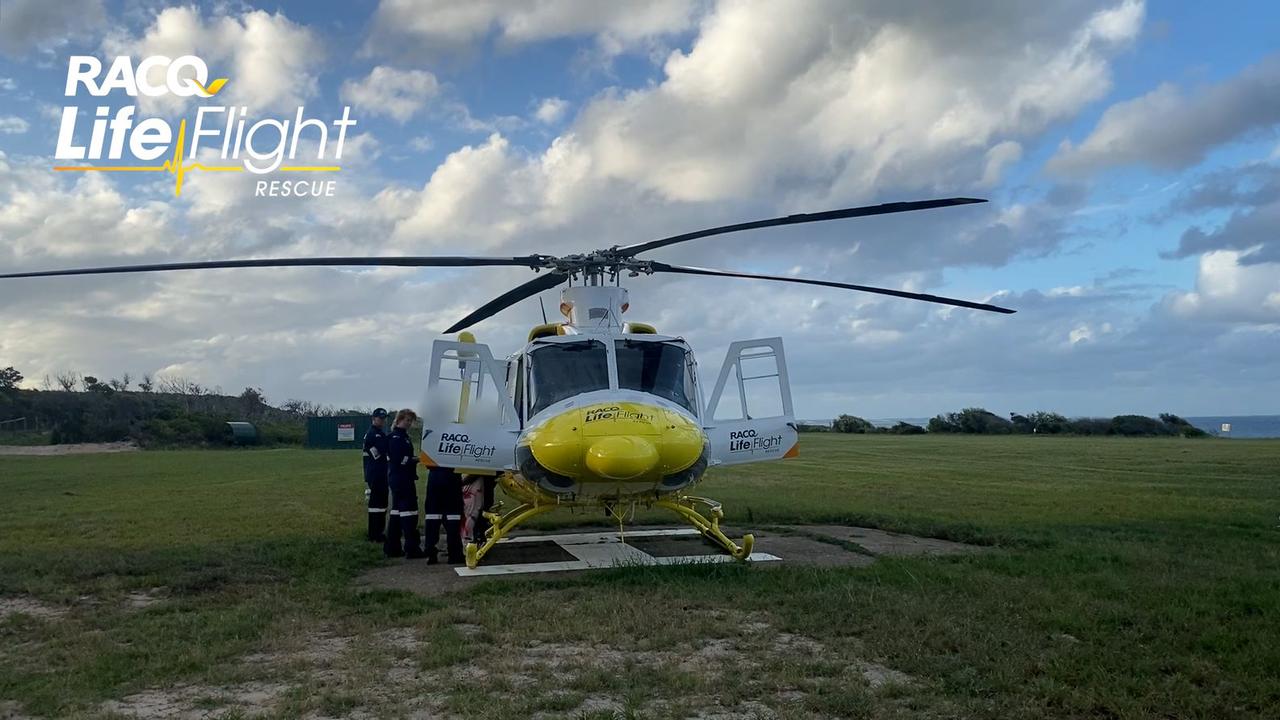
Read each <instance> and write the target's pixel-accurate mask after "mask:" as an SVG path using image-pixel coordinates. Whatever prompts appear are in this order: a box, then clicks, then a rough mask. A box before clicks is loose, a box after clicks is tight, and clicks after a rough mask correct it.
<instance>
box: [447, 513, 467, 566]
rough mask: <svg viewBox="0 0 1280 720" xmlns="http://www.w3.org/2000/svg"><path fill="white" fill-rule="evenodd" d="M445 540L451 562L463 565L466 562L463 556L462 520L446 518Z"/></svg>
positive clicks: (451, 563)
mask: <svg viewBox="0 0 1280 720" xmlns="http://www.w3.org/2000/svg"><path fill="white" fill-rule="evenodd" d="M444 540H445V547H446V548H447V549H448V553H449V564H450V565H461V564H462V563H463V562H464V560H463V557H462V520H460V519H459V520H450V519H448V518H446V519H445V521H444Z"/></svg>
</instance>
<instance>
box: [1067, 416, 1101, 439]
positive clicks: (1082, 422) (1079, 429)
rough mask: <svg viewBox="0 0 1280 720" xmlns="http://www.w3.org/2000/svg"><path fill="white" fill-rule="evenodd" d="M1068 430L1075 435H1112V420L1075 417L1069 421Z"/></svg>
mask: <svg viewBox="0 0 1280 720" xmlns="http://www.w3.org/2000/svg"><path fill="white" fill-rule="evenodd" d="M1066 432H1069V433H1072V434H1075V435H1110V434H1111V421H1110V420H1108V419H1107V418H1074V419H1072V420H1068V421H1067V425H1066Z"/></svg>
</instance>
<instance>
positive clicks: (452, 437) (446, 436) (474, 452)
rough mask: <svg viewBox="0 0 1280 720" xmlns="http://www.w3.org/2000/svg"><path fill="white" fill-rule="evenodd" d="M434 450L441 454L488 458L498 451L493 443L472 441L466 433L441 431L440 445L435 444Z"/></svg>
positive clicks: (476, 458) (479, 458) (472, 458)
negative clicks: (486, 443) (483, 443)
mask: <svg viewBox="0 0 1280 720" xmlns="http://www.w3.org/2000/svg"><path fill="white" fill-rule="evenodd" d="M436 451H437V452H438V453H440V454H441V455H451V456H453V457H458V458H467V459H470V460H488V459H489V458H491V457H493V456H494V455H495V454H496V453H497V452H498V448H497V447H496V446H494V445H478V444H475V443H472V442H471V436H470V435H467V434H466V433H441V434H440V445H439V446H437V448H436Z"/></svg>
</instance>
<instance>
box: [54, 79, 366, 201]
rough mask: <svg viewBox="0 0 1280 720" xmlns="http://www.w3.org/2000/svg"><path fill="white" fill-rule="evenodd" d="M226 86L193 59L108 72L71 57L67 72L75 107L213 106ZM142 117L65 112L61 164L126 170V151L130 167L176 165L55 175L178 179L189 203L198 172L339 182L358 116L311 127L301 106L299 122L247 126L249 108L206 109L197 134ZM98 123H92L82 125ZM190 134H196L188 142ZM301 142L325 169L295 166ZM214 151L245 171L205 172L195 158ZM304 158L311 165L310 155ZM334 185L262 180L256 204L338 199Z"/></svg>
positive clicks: (73, 168) (211, 168) (184, 123)
mask: <svg viewBox="0 0 1280 720" xmlns="http://www.w3.org/2000/svg"><path fill="white" fill-rule="evenodd" d="M227 82H228V80H227V78H217V79H215V80H213V81H210V80H209V68H208V66H206V65H205V62H204V60H202V59H200V58H198V57H196V56H194V55H183V56H182V57H179V58H176V59H171V58H168V57H166V56H163V55H151V56H149V57H146V58H143V59H142V61H140V62H139V63H137V65H135V64H134V63H133V59H132V58H130V57H128V56H125V55H121V56H119V57H116V58H115V60H114V61H112V63H111V65H110V67H107V68H105V69H104V67H103V62H102V61H101V60H99V59H98V58H96V57H94V56H91V55H73V56H71V58H70V60H69V61H68V63H67V84H66V92H65V94H66V96H67V97H69V98H71V97H79V96H80V93H81V92H84V93H86V94H88V95H90V96H93V97H99V98H106V97H112V96H114V95H115V94H117V93H120V94H123V95H126V96H128V97H131V98H137V97H138V96H139V95H142V96H144V97H153V98H154V97H163V96H165V95H172V96H176V97H182V98H190V97H196V98H203V99H209V98H213V97H215V96H216V95H217V94H218V93H219V92H220V91H221V90H222V89H223V88H224V87H226V85H227ZM82 110H85V112H82ZM137 111H138V108H137V105H136V104H133V105H123V106H121V107H119V108H117V109H116V111H115V113H114V115H113V114H112V111H111V107H110V106H108V105H99V106H98V107H97V108H95V109H93V110H92V111H88V110H87V109H84V108H80V107H78V106H75V105H67V106H66V107H64V108H63V109H62V124H61V126H60V127H59V129H58V145H57V149H56V150H55V153H54V157H55V158H56V159H58V160H81V161H102V160H107V161H121V160H125V159H126V151H127V156H128V157H129V158H130V159H133V160H136V161H141V162H143V163H148V162H154V161H156V160H159V159H160V158H161V157H165V156H168V159H166V160H164V161H163V162H162V163H161V164H159V165H125V164H103V165H98V164H92V165H58V166H55V167H54V168H53V169H54V170H58V171H64V172H167V173H172V174H173V175H174V177H175V180H174V195H181V194H182V183H183V178H184V176H185V175H186V174H187V173H188V172H191V171H195V170H201V171H208V172H248V173H252V174H254V175H258V176H262V175H268V174H272V173H277V172H286V173H295V172H306V173H330V172H338V171H339V170H341V169H342V168H341V166H339V165H337V164H336V162H337V161H339V160H341V159H342V148H343V145H344V144H345V143H346V139H347V130H348V129H349V128H351V127H352V126H354V125H355V124H356V121H355V120H352V119H351V107H350V106H344V107H343V108H342V117H341V118H340V119H337V120H333V121H332V122H331V123H326V122H324V121H321V120H317V119H315V118H308V117H306V108H305V107H303V106H299V107H298V110H297V112H296V113H295V114H294V116H293V117H292V118H285V119H276V118H262V119H258V120H256V121H254V122H249V108H248V107H246V106H235V105H232V106H226V105H203V106H200V107H198V108H197V109H196V112H195V116H194V117H192V118H190V120H191V122H190V124H188V118H185V117H184V118H182V119H181V121H180V122H179V123H178V127H177V130H176V131H175V130H174V127H173V125H172V123H171V122H170V121H169V120H166V119H164V118H160V117H148V118H141V119H140V118H138V117H137ZM90 114H91V115H92V117H82V116H85V115H90ZM82 123H84V124H85V125H87V126H88V128H89V137H88V143H87V144H77V139H76V134H77V130H80V129H81V124H82ZM330 124H332V125H333V130H334V134H333V136H332V137H331V136H330V134H329V125H330ZM188 127H190V133H188V132H187V130H188ZM81 134H82V135H83V133H81ZM79 142H80V143H83V142H84V141H83V140H80V141H79ZM300 142H305V143H307V145H308V147H314V148H315V161H316V162H317V163H325V162H327V163H329V164H315V165H295V164H293V162H294V161H295V160H296V159H297V158H298V154H299V143H300ZM209 149H212V150H215V151H216V152H217V156H218V159H219V160H221V161H222V162H223V163H227V162H230V161H239V164H218V163H212V164H206V163H205V162H202V161H198V160H196V157H197V154H199V153H201V151H202V150H209ZM205 154H206V155H207V154H208V153H205ZM303 154H304V155H309V153H306V152H305V151H304V153H303ZM307 159H308V160H309V159H310V158H309V157H308V158H307ZM286 161H287V164H286ZM335 184H336V183H335V181H334V180H323V181H319V180H278V179H258V180H256V181H255V182H254V195H255V196H256V197H290V196H303V195H310V196H315V197H321V196H323V197H332V196H333V194H334V186H335Z"/></svg>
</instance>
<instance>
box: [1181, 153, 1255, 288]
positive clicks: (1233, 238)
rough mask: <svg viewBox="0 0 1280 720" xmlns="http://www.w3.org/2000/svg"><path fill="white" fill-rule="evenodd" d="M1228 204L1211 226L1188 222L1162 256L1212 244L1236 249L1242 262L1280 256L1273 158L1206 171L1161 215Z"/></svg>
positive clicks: (1202, 250)
mask: <svg viewBox="0 0 1280 720" xmlns="http://www.w3.org/2000/svg"><path fill="white" fill-rule="evenodd" d="M1221 209H1230V210H1231V211H1232V212H1231V214H1230V215H1229V216H1228V217H1227V219H1226V221H1225V222H1223V223H1222V224H1221V225H1219V226H1218V227H1216V228H1211V229H1208V230H1206V229H1203V228H1201V227H1191V228H1188V229H1187V230H1186V231H1184V232H1183V233H1182V236H1181V237H1180V238H1179V240H1178V247H1177V248H1176V249H1174V250H1173V251H1171V252H1167V253H1162V256H1163V257H1166V258H1186V257H1190V256H1192V255H1198V254H1201V253H1211V252H1214V251H1217V250H1233V251H1236V252H1237V253H1238V255H1237V256H1235V261H1236V262H1238V263H1239V264H1241V265H1255V264H1258V263H1275V262H1280V234H1277V232H1276V227H1277V226H1280V166H1277V165H1276V164H1274V163H1273V162H1272V161H1266V162H1254V163H1246V164H1244V165H1241V166H1236V167H1228V168H1224V169H1222V170H1216V171H1214V172H1211V173H1208V174H1207V175H1205V176H1204V177H1203V178H1202V179H1201V180H1200V182H1198V183H1196V184H1195V185H1194V186H1193V187H1191V188H1190V189H1189V190H1188V191H1186V192H1184V193H1183V194H1182V195H1181V196H1180V197H1179V198H1178V199H1177V200H1175V201H1174V202H1173V203H1172V204H1171V205H1170V207H1169V208H1167V209H1166V210H1165V211H1164V213H1163V214H1162V217H1166V218H1167V217H1172V216H1173V215H1175V214H1179V213H1201V212H1205V211H1212V210H1221Z"/></svg>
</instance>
